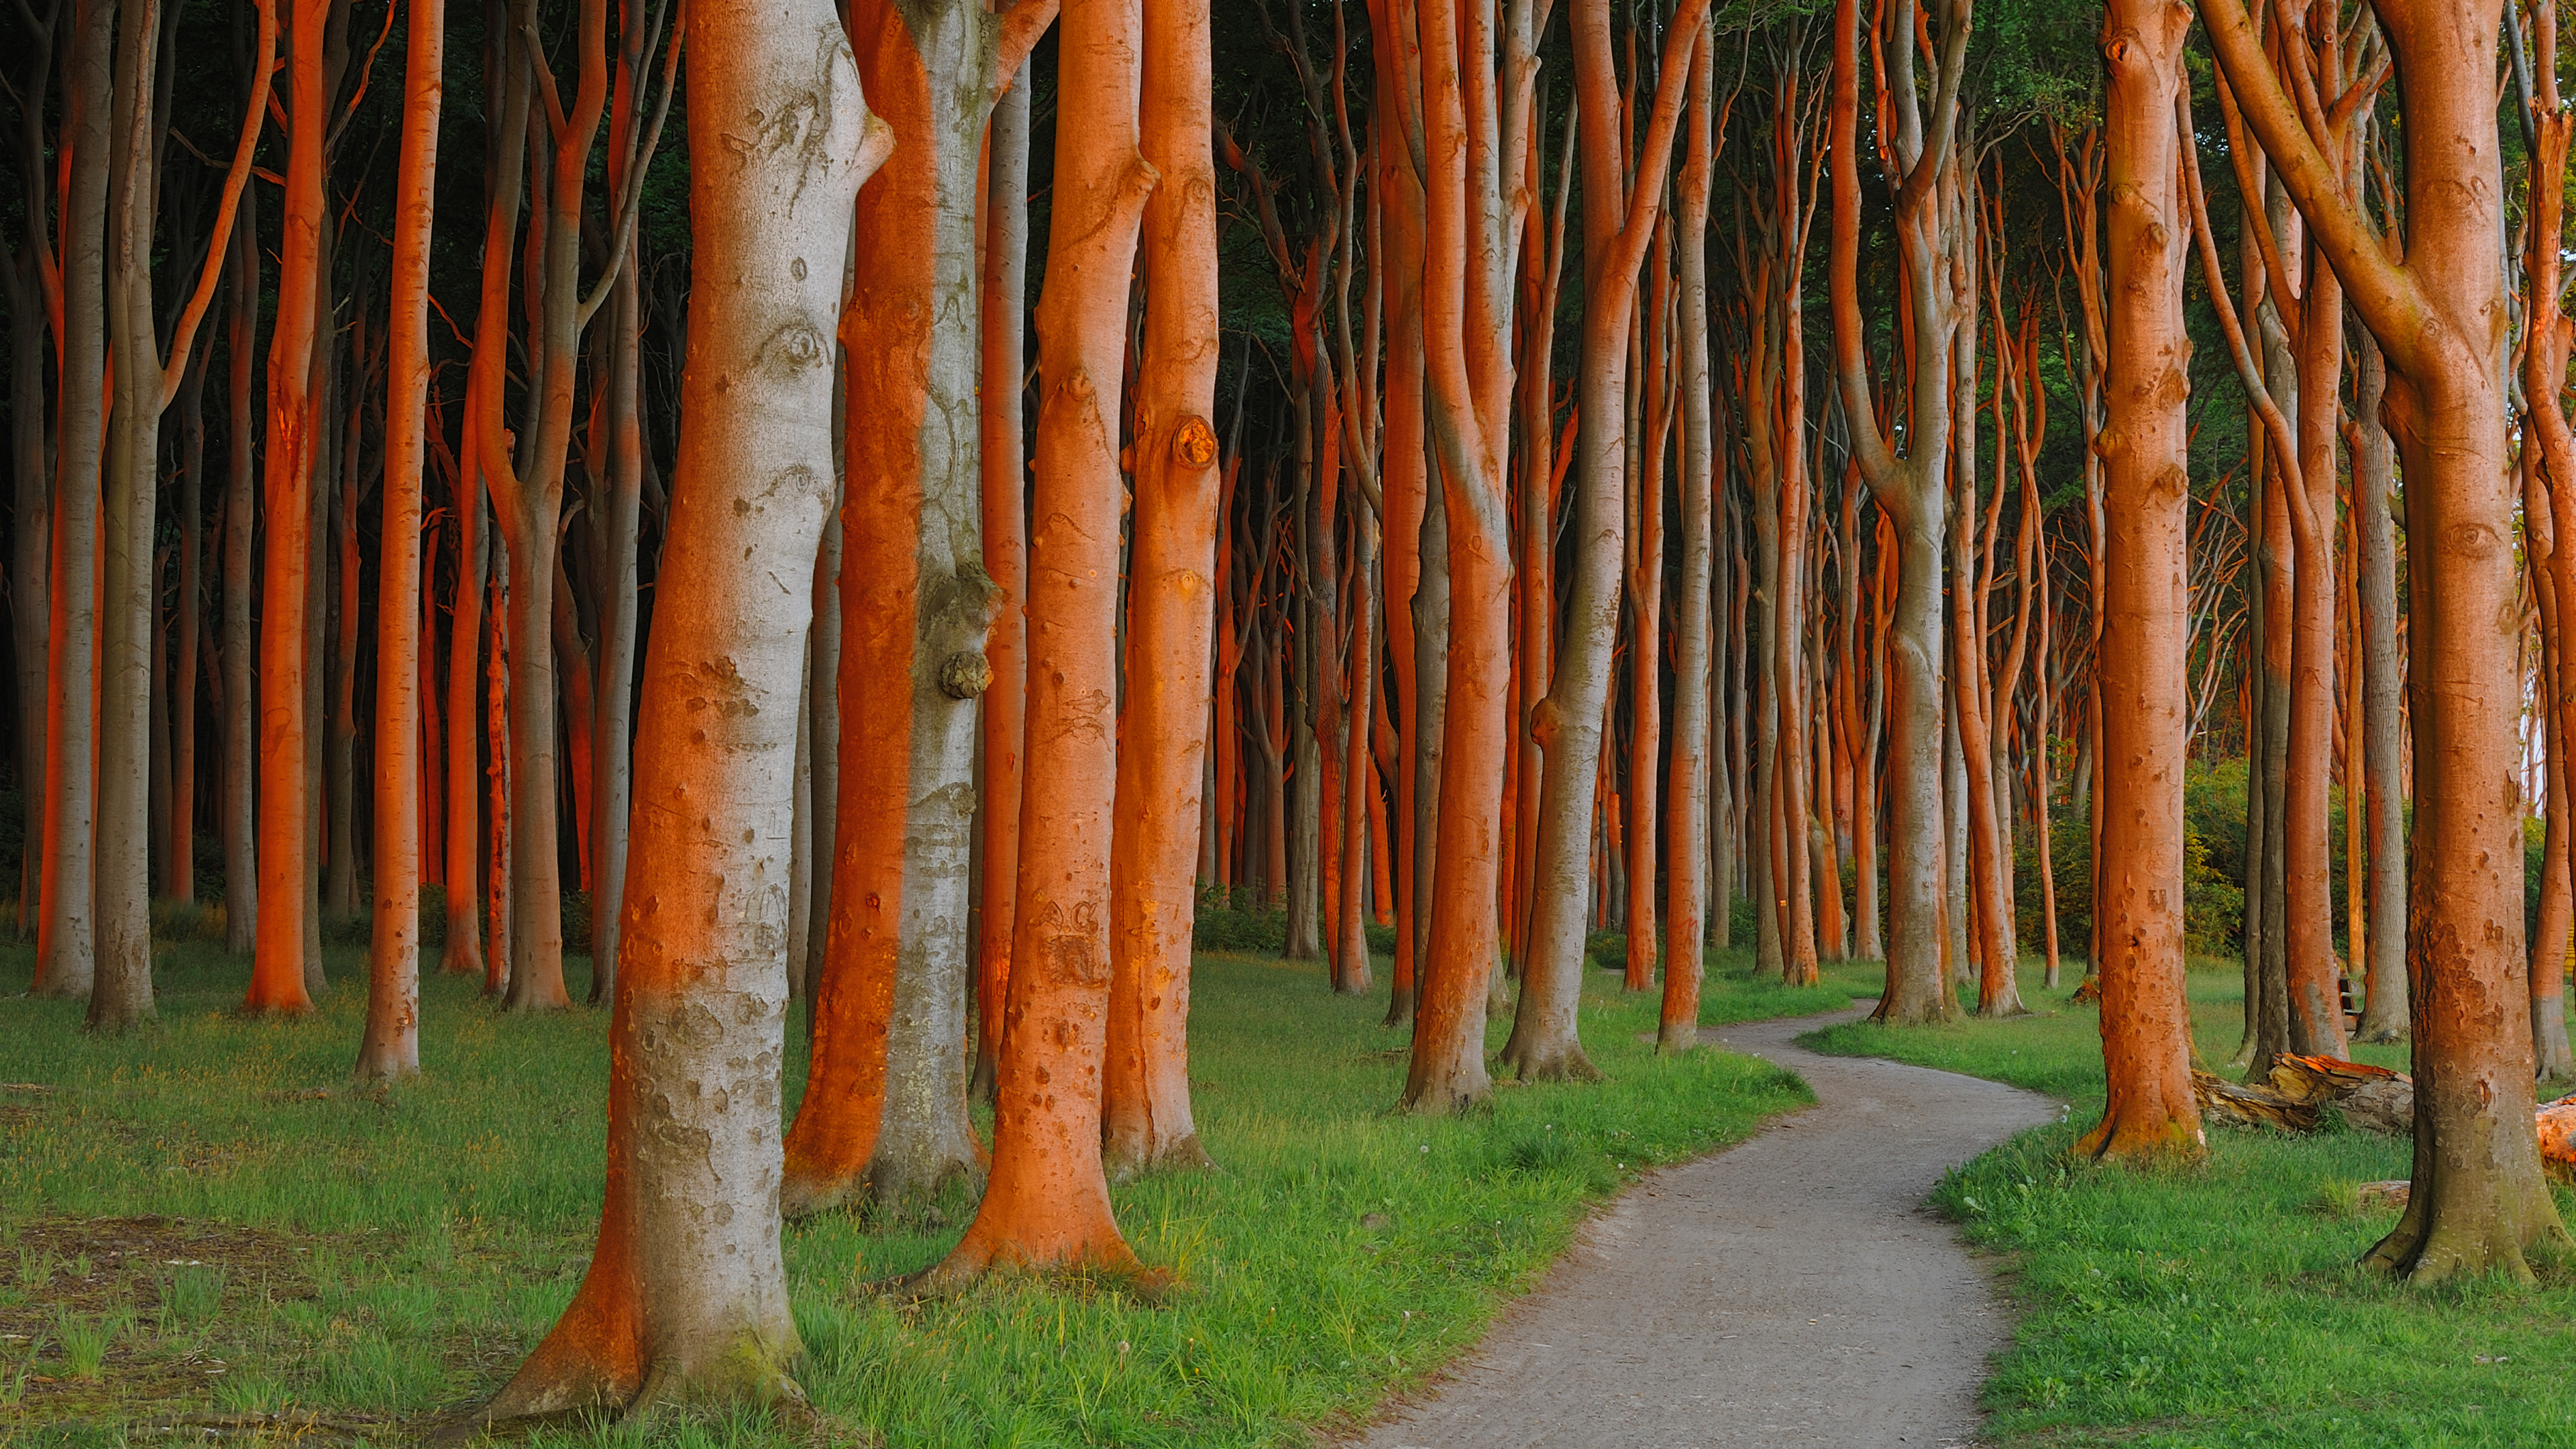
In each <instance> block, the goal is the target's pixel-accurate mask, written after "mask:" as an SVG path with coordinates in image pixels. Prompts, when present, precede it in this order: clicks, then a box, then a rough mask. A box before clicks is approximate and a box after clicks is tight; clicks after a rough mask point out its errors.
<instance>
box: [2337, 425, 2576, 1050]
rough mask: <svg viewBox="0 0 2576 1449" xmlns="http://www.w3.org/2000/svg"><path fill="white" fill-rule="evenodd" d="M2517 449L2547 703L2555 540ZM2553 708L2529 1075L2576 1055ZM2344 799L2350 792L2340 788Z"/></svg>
mask: <svg viewBox="0 0 2576 1449" xmlns="http://www.w3.org/2000/svg"><path fill="white" fill-rule="evenodd" d="M2521 451H2522V457H2521V463H2522V468H2521V472H2522V506H2523V529H2524V537H2525V538H2526V539H2528V540H2529V541H2530V544H2531V550H2530V568H2531V580H2530V582H2531V592H2532V604H2533V609H2532V612H2533V614H2534V615H2536V616H2537V618H2538V621H2539V626H2540V627H2539V635H2540V658H2539V660H2538V667H2537V669H2536V670H2535V671H2534V672H2535V674H2536V676H2537V679H2538V685H2539V690H2538V692H2539V695H2540V697H2541V698H2543V699H2546V700H2550V701H2552V702H2553V703H2554V702H2556V701H2558V700H2560V699H2562V698H2564V695H2563V694H2562V692H2561V691H2562V690H2563V689H2564V688H2565V686H2564V685H2563V684H2562V683H2561V682H2560V671H2562V670H2564V669H2565V668H2566V667H2567V663H2566V660H2567V656H2566V642H2565V641H2566V633H2565V621H2564V619H2563V618H2562V616H2561V615H2560V613H2559V603H2560V597H2561V596H2560V595H2559V592H2558V588H2557V580H2556V579H2555V578H2554V577H2553V576H2552V575H2553V573H2554V570H2552V569H2551V568H2550V566H2549V565H2550V564H2551V563H2552V562H2554V561H2555V559H2554V555H2555V553H2556V548H2555V545H2556V542H2557V540H2556V538H2555V537H2554V536H2553V530H2552V529H2551V527H2550V519H2549V515H2548V505H2547V503H2546V502H2545V501H2544V500H2543V499H2542V497H2541V493H2542V484H2541V479H2540V475H2541V472H2542V468H2541V461H2540V449H2538V448H2536V447H2526V448H2524V449H2522V450H2521ZM2559 713H2560V712H2559V711H2558V710H2557V709H2554V708H2552V709H2544V710H2543V711H2541V717H2540V718H2539V719H2538V720H2535V721H2534V722H2533V724H2534V726H2535V731H2536V733H2537V734H2538V735H2539V736H2540V744H2541V755H2542V759H2543V762H2544V764H2543V769H2542V771H2541V809H2542V815H2543V819H2544V820H2545V822H2546V824H2545V826H2544V830H2545V832H2546V833H2545V835H2544V836H2543V839H2542V844H2541V852H2540V909H2539V911H2538V912H2537V913H2536V915H2535V919H2534V921H2533V923H2532V931H2531V939H2530V942H2529V946H2530V950H2531V959H2530V961H2529V963H2528V967H2527V970H2528V973H2529V991H2530V994H2531V1075H2532V1077H2533V1079H2534V1080H2536V1081H2543V1082H2545V1081H2550V1080H2552V1079H2554V1078H2558V1077H2566V1076H2576V1058H2571V1057H2570V1055H2569V1052H2568V1046H2567V958H2568V954H2569V949H2570V942H2571V941H2576V892H2571V890H2570V885H2571V881H2570V879H2569V875H2568V864H2567V861H2568V824H2569V821H2568V816H2567V771H2566V769H2565V768H2564V766H2563V764H2562V757H2561V754H2560V751H2561V750H2563V749H2564V748H2565V746H2566V731H2565V729H2564V728H2563V727H2562V726H2561V724H2560V722H2559ZM2356 723H2357V722H2356ZM2347 778H2349V777H2347ZM2345 798H2346V799H2347V800H2350V799H2351V798H2352V797H2351V796H2350V795H2349V794H2347V795H2346V797H2345ZM2345 809H2346V812H2347V816H2348V817H2349V816H2350V815H2351V814H2352V807H2351V806H2350V805H2349V804H2347V806H2346V807H2345ZM2347 859H2350V857H2349V856H2347Z"/></svg>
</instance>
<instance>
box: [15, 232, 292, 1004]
mask: <svg viewBox="0 0 2576 1449" xmlns="http://www.w3.org/2000/svg"><path fill="white" fill-rule="evenodd" d="M258 195H259V193H258V192H256V191H245V192H243V193H242V200H241V210H240V211H239V212H237V213H235V216H234V222H233V226H234V235H233V247H232V249H231V252H230V254H229V260H230V263H231V273H232V275H231V278H230V284H229V286H227V288H226V289H225V302H224V310H225V321H226V327H225V335H224V359H225V361H224V370H225V378H224V419H225V427H224V434H225V437H224V450H225V460H224V462H225V467H224V527H223V535H224V579H223V587H224V619H223V654H222V657H223V667H224V700H223V704H222V705H221V706H220V708H221V710H222V714H223V741H224V769H223V810H222V812H221V813H222V817H223V832H224V950H225V951H227V952H229V953H230V954H232V955H235V956H247V955H250V954H251V951H252V946H253V943H254V942H255V941H256V940H257V931H258V925H259V833H258V831H259V816H258V812H257V809H256V807H255V804H254V797H253V793H252V787H253V781H254V780H255V779H256V776H257V771H258V768H259V763H258V762H259V755H258V739H259V724H258V719H257V715H258V708H257V705H258V701H257V699H256V696H255V692H254V689H253V687H252V683H251V651H252V648H253V645H252V642H251V641H252V634H251V621H250V600H251V553H252V548H253V539H252V536H251V533H252V529H253V528H254V527H256V524H257V519H258V509H259V496H258V490H259V470H258V468H257V466H256V465H255V464H254V463H253V462H252V460H251V445H252V442H253V438H252V433H251V378H252V372H251V364H252V349H253V347H254V346H255V345H256V343H257V341H258V334H259V305H260V282H259V248H258V246H257V245H255V244H254V243H255V241H256V238H257V237H258V235H259V224H258V219H257V217H256V216H255V215H254V214H253V209H254V205H255V203H256V201H257V199H258ZM22 516H23V515H22Z"/></svg>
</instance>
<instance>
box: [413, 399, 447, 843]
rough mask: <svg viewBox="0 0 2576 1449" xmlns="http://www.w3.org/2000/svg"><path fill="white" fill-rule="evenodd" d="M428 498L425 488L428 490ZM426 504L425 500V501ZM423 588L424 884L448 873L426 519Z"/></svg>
mask: <svg viewBox="0 0 2576 1449" xmlns="http://www.w3.org/2000/svg"><path fill="white" fill-rule="evenodd" d="M438 411H439V409H438V408H437V407H436V405H435V404H433V405H432V406H431V407H430V409H429V411H428V416H426V417H425V418H424V424H425V427H426V428H427V429H428V430H430V431H432V432H434V431H435V430H436V428H437V427H438V422H437V419H436V414H437V413H438ZM423 496H424V498H425V497H426V493H425V492H424V495H423ZM423 506H424V507H426V506H427V505H426V504H425V503H424V505H423ZM420 554H421V557H420V590H419V592H418V594H416V595H415V596H414V597H413V598H412V599H411V600H409V601H408V603H407V605H406V607H409V608H411V609H413V610H415V611H416V612H418V613H419V615H420V640H419V644H418V645H417V647H416V649H415V651H414V652H416V653H417V654H418V655H419V658H418V660H417V661H416V662H417V663H418V664H419V666H420V667H419V669H418V670H417V671H416V673H417V675H418V677H417V678H416V679H414V680H413V681H412V687H413V688H414V689H416V690H419V691H420V695H419V699H420V705H419V711H418V712H419V714H420V745H419V749H420V768H419V770H418V771H417V772H416V773H417V774H418V776H419V785H420V879H421V884H423V885H435V886H439V887H441V888H442V889H443V888H444V887H445V885H446V877H445V876H444V875H443V874H442V872H441V867H442V865H443V864H444V862H445V861H446V859H447V835H446V828H445V827H446V819H445V817H446V813H447V812H446V810H445V809H444V808H443V807H444V806H445V805H446V803H447V796H446V789H447V783H446V775H445V773H444V771H443V769H442V767H441V762H442V761H444V760H445V759H446V758H447V747H446V743H445V740H444V736H445V733H446V732H445V731H444V730H443V729H441V728H440V721H439V718H438V587H437V583H436V580H437V578H438V526H437V524H436V523H435V522H424V524H423V526H422V528H421V536H420Z"/></svg>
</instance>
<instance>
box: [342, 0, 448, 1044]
mask: <svg viewBox="0 0 2576 1449" xmlns="http://www.w3.org/2000/svg"><path fill="white" fill-rule="evenodd" d="M410 21H411V24H410V29H409V31H408V34H407V38H406V50H405V54H404V58H403V128H402V158H401V162H400V170H399V171H398V173H397V175H396V177H395V183H394V184H395V199H394V236H393V244H394V254H393V278H392V280H393V298H392V307H391V313H390V316H389V317H388V319H387V320H388V327H389V329H390V334H391V335H390V336H389V338H388V340H387V343H386V354H385V383H386V392H385V481H384V515H383V517H384V523H383V527H382V529H381V531H380V533H379V539H378V542H379V548H380V552H379V553H378V555H377V563H376V738H375V746H376V747H375V763H374V769H373V770H372V771H371V772H370V773H371V774H372V775H373V777H374V785H375V792H376V796H375V812H374V813H375V852H374V859H373V862H372V864H373V865H374V871H373V879H372V893H373V904H374V907H375V919H374V922H373V924H372V930H371V935H370V938H369V941H368V949H367V1026H366V1033H365V1035H364V1036H363V1037H362V1038H361V1039H360V1041H359V1044H358V1067H357V1075H358V1077H359V1079H360V1080H362V1081H369V1080H382V1079H386V1078H392V1077H400V1076H408V1075H410V1074H412V1073H414V1072H417V1071H419V1070H420V863H421V848H420V847H421V842H420V813H421V812H420V804H421V790H420V782H421V765H422V751H421V733H420V715H421V689H420V686H421V678H422V676H421V670H420V647H421V640H420V613H419V611H418V609H417V608H416V607H415V604H416V601H417V600H418V598H419V597H420V594H421V547H420V519H421V507H420V476H421V452H422V444H423V438H424V436H425V434H426V432H427V429H428V426H429V417H428V402H429V246H430V235H431V220H432V215H433V212H434V210H435V200H436V197H437V189H438V117H439V111H440V109H441V105H442V102H443V101H444V99H445V94H446V87H445V84H444V81H443V70H444V65H445V57H446V34H445V32H446V28H447V6H446V0H413V4H412V8H411V15H410ZM356 625H357V620H356V619H355V618H351V619H349V620H348V621H346V622H345V623H344V624H343V625H342V626H341V627H343V628H344V629H355V627H356Z"/></svg>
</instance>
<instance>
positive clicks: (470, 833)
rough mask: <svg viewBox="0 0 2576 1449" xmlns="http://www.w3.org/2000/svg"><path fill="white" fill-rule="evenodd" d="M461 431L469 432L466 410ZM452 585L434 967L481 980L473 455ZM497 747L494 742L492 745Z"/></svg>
mask: <svg viewBox="0 0 2576 1449" xmlns="http://www.w3.org/2000/svg"><path fill="white" fill-rule="evenodd" d="M465 426H466V428H467V429H469V430H470V429H472V428H473V426H474V421H473V418H472V416H471V413H470V411H469V414H468V416H467V418H466V422H465ZM456 484H457V487H456V497H455V498H454V499H453V500H452V506H453V508H454V510H455V516H456V586H455V592H454V593H453V594H452V595H451V614H450V617H449V622H448V628H447V768H446V789H447V864H446V868H445V869H444V870H443V871H442V872H441V874H442V875H443V876H444V877H445V883H444V885H443V886H442V888H441V894H442V896H443V897H444V898H445V900H446V904H447V927H446V939H445V940H444V941H443V942H442V943H441V945H440V947H439V956H438V969H439V971H440V972H441V973H442V974H445V975H454V976H481V975H483V974H484V970H485V965H484V952H483V911H482V908H481V907H480V906H478V905H477V904H476V903H475V892H476V890H477V889H478V885H477V883H478V882H479V881H480V880H481V879H482V874H481V871H480V865H481V863H482V859H483V828H482V827H483V795H482V786H483V762H482V757H481V753H480V751H479V750H478V749H477V748H476V739H477V736H478V731H477V730H476V728H475V723H476V721H477V720H478V719H479V718H481V711H480V710H479V709H478V708H477V707H476V706H477V702H478V701H479V700H480V699H481V698H482V695H483V690H482V685H481V680H482V663H481V661H482V654H483V588H484V555H485V553H486V551H487V549H488V547H489V546H488V544H487V543H486V542H485V538H484V534H485V527H484V523H485V520H484V517H483V482H482V472H481V470H480V469H479V468H477V467H476V465H475V463H474V450H473V449H472V448H470V447H469V448H466V449H464V450H463V453H462V456H460V457H459V459H458V468H457V474H456ZM496 747H497V742H496Z"/></svg>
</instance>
